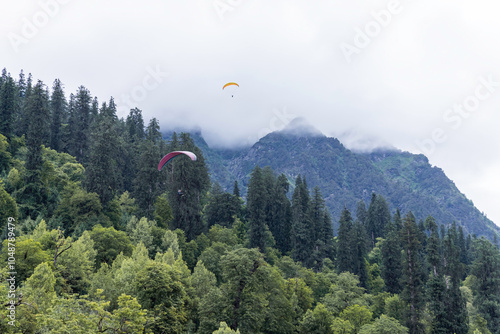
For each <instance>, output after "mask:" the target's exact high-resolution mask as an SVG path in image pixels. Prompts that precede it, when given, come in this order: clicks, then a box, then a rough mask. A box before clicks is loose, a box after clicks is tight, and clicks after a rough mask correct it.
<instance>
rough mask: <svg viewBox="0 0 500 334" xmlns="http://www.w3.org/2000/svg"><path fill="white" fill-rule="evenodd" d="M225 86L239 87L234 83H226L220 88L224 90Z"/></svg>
mask: <svg viewBox="0 0 500 334" xmlns="http://www.w3.org/2000/svg"><path fill="white" fill-rule="evenodd" d="M227 86H238V87H240V85H238V84H237V83H236V82H228V83H227V84H225V85H224V87H222V89H224V88H226V87H227Z"/></svg>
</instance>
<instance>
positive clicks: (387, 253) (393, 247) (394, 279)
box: [381, 210, 402, 294]
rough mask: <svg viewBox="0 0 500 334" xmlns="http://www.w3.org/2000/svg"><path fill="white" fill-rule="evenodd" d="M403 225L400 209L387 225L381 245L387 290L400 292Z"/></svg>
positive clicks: (383, 274) (383, 276)
mask: <svg viewBox="0 0 500 334" xmlns="http://www.w3.org/2000/svg"><path fill="white" fill-rule="evenodd" d="M401 227H402V221H401V215H400V213H399V210H397V211H396V213H395V214H394V216H393V219H392V222H391V223H390V224H388V225H387V229H386V238H385V240H384V242H383V243H382V246H381V252H382V268H381V276H382V278H383V279H384V282H385V288H386V291H387V292H390V293H394V294H399V293H400V292H401V282H400V280H401V276H402V263H401V261H402V257H401V252H402V246H401V237H400V235H399V231H400V229H401Z"/></svg>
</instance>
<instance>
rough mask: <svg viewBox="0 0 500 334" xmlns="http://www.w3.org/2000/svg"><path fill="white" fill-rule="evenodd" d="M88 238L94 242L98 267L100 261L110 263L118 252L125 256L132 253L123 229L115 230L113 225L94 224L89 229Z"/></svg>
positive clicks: (130, 244)
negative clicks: (90, 229)
mask: <svg viewBox="0 0 500 334" xmlns="http://www.w3.org/2000/svg"><path fill="white" fill-rule="evenodd" d="M90 238H91V239H92V241H93V242H94V247H95V250H96V251H97V255H96V258H95V259H96V263H95V265H96V267H97V268H99V267H100V266H101V264H102V263H106V264H108V265H110V264H111V263H112V262H113V260H114V259H115V258H116V257H117V256H118V254H120V253H123V254H124V255H125V256H130V255H131V254H132V250H133V247H132V242H131V241H130V239H129V237H128V236H127V234H126V233H125V232H123V231H117V230H115V229H114V228H113V227H107V228H106V227H102V226H101V225H96V226H95V227H94V228H93V229H92V231H90Z"/></svg>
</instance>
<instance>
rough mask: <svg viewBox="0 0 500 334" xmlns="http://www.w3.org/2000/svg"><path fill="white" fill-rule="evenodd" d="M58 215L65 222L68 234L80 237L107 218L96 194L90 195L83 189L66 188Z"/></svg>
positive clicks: (64, 225) (57, 211) (58, 208)
mask: <svg viewBox="0 0 500 334" xmlns="http://www.w3.org/2000/svg"><path fill="white" fill-rule="evenodd" d="M56 214H57V215H58V216H59V217H60V218H61V219H62V221H63V228H64V230H65V231H66V233H68V234H76V235H80V234H81V233H83V231H85V230H87V229H90V228H92V227H93V226H94V225H96V224H98V223H99V222H101V223H102V220H104V221H106V218H105V217H104V215H103V214H102V205H101V201H100V200H99V196H98V195H97V194H96V193H88V192H86V191H85V190H83V189H81V188H72V187H66V188H65V191H64V192H63V195H62V198H61V202H60V203H59V206H58V207H57V210H56Z"/></svg>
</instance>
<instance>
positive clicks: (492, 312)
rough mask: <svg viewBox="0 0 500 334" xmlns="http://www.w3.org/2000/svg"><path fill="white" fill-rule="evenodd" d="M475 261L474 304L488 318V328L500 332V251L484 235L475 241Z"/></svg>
mask: <svg viewBox="0 0 500 334" xmlns="http://www.w3.org/2000/svg"><path fill="white" fill-rule="evenodd" d="M473 245H474V247H473V248H474V261H473V263H472V268H471V274H472V275H474V276H476V278H477V279H476V281H475V284H474V290H475V294H474V295H475V296H474V302H473V303H474V306H476V307H477V309H478V311H479V314H480V315H481V316H482V317H483V318H484V319H486V321H487V326H488V329H489V330H490V331H491V332H492V333H494V334H498V333H500V251H499V249H498V247H497V246H495V245H493V244H492V243H491V242H490V241H488V240H486V239H485V238H484V237H482V238H477V239H475V240H474V241H473Z"/></svg>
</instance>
